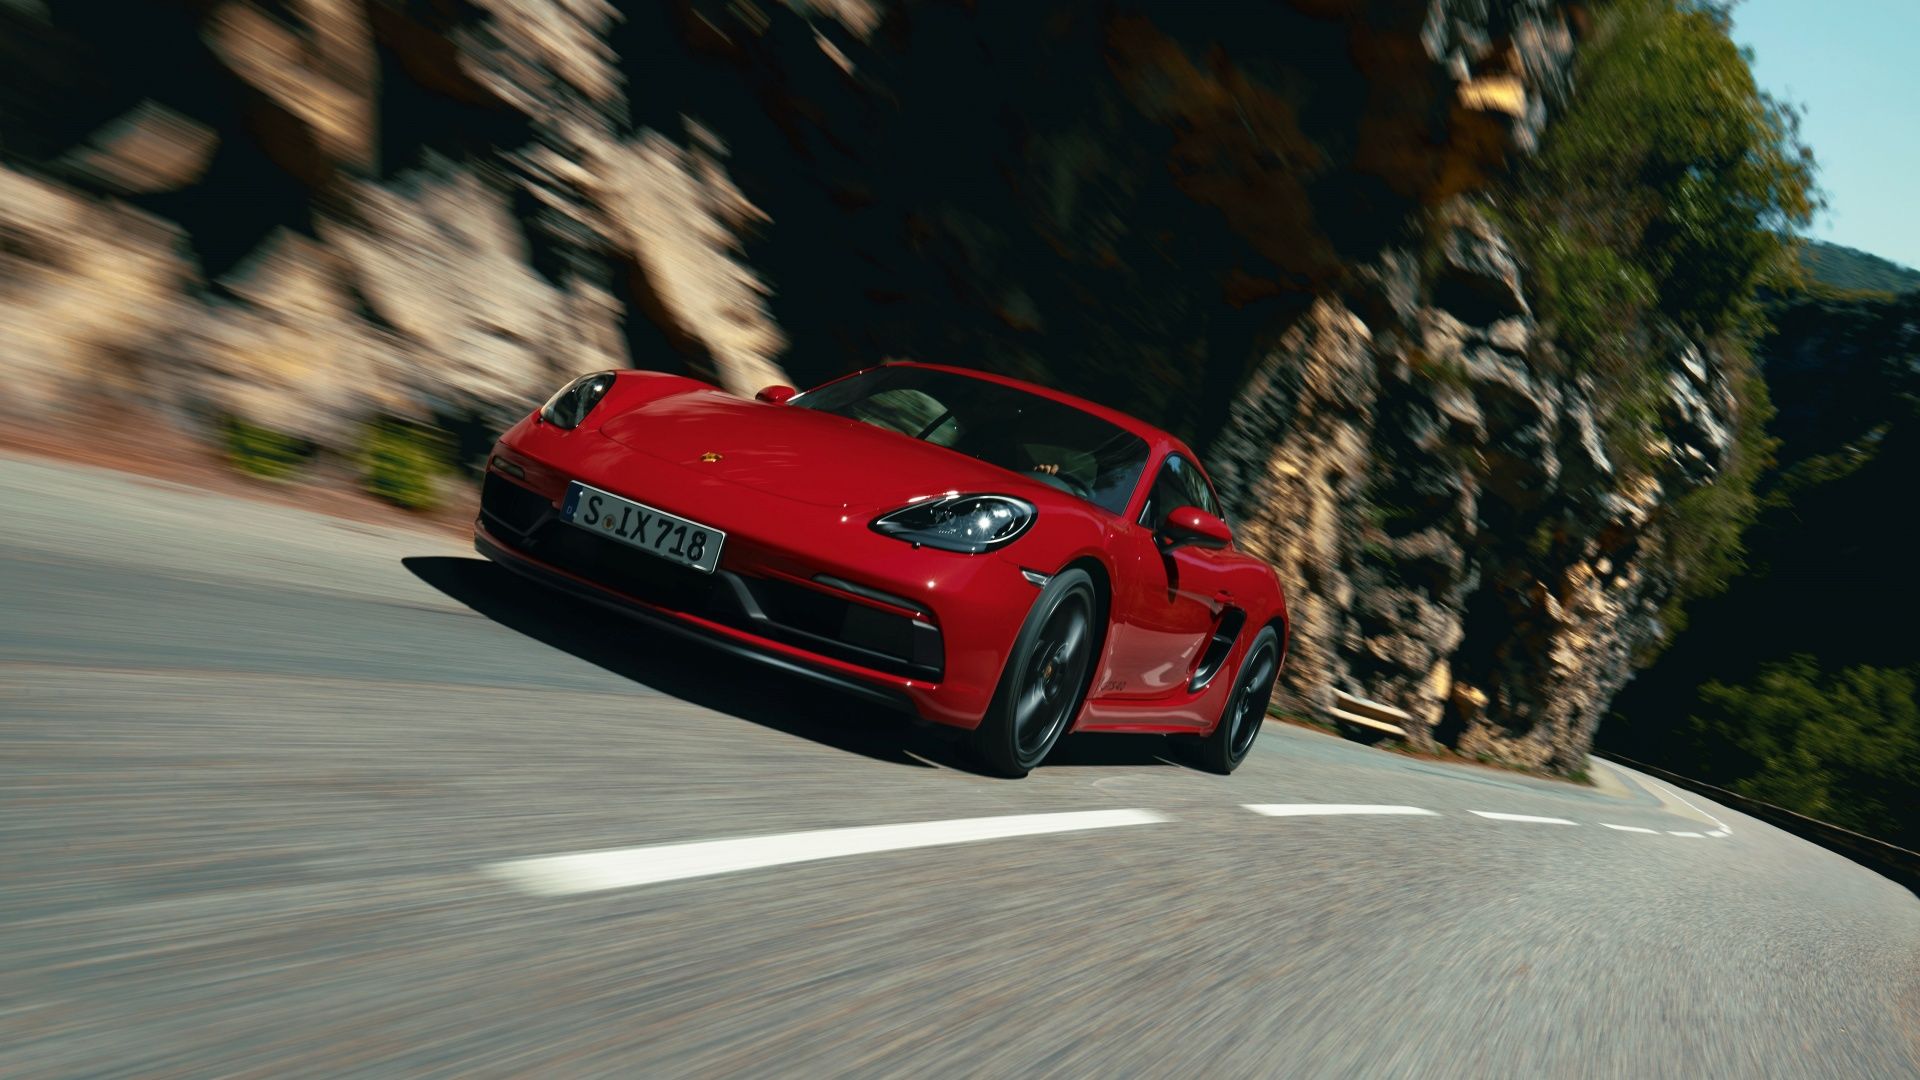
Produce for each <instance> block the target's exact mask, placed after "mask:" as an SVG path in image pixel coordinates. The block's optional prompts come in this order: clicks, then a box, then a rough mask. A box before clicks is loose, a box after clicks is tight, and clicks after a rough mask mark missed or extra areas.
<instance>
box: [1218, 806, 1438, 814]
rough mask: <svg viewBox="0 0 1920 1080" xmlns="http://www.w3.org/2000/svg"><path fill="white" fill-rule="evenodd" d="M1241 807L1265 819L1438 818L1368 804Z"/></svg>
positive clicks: (1417, 810) (1411, 809)
mask: <svg viewBox="0 0 1920 1080" xmlns="http://www.w3.org/2000/svg"><path fill="white" fill-rule="evenodd" d="M1240 805H1241V806H1242V807H1244V808H1246V809H1248V810H1251V811H1253V812H1254V813H1256V814H1265V815H1266V816H1267V817H1318V816H1320V815H1322V814H1410V815H1421V816H1426V817H1439V816H1440V815H1439V814H1438V813H1436V812H1434V811H1432V810H1425V809H1422V808H1420V807H1418V806H1375V805H1371V804H1368V803H1241V804H1240Z"/></svg>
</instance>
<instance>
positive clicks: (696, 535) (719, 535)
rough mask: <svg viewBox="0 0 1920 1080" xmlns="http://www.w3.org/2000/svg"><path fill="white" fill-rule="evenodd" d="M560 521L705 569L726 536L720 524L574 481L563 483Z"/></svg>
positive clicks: (707, 570)
mask: <svg viewBox="0 0 1920 1080" xmlns="http://www.w3.org/2000/svg"><path fill="white" fill-rule="evenodd" d="M560 520H562V521H566V522H570V523H572V524H574V525H577V526H579V527H580V528H582V529H585V530H587V531H588V532H594V533H599V534H600V535H601V536H609V537H612V538H613V539H615V540H619V541H621V542H622V543H625V544H631V545H632V546H634V547H637V548H639V549H640V550H641V551H644V552H646V553H647V554H649V555H658V556H659V557H660V558H663V559H665V560H667V561H668V562H676V563H679V564H680V565H681V566H691V567H693V568H694V569H695V570H699V571H701V572H702V573H708V574H711V573H713V568H714V567H715V566H718V565H719V564H720V545H721V543H723V542H724V541H725V540H726V538H727V534H726V533H723V532H721V531H720V530H719V529H715V528H712V527H710V526H706V525H702V524H700V523H699V522H697V521H688V520H687V519H686V518H683V517H680V516H678V515H676V514H669V513H667V512H666V511H665V510H656V509H654V508H653V507H651V506H648V505H646V504H645V503H637V502H634V501H633V500H632V499H623V498H621V497H620V496H618V495H614V494H612V493H610V492H606V491H601V490H600V489H599V488H596V487H588V486H587V485H586V484H582V483H579V482H577V481H576V482H574V483H572V484H568V485H567V501H566V502H564V503H562V504H561V505H560Z"/></svg>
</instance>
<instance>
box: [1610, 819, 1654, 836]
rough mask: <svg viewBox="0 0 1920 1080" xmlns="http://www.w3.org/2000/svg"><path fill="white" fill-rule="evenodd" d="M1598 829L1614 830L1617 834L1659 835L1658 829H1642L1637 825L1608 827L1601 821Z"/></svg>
mask: <svg viewBox="0 0 1920 1080" xmlns="http://www.w3.org/2000/svg"><path fill="white" fill-rule="evenodd" d="M1600 827H1601V828H1603V829H1614V830H1617V831H1619V832H1638V833H1651V834H1652V835H1654V836H1659V835H1660V830H1659V829H1643V828H1641V827H1640V826H1638V825H1609V824H1607V823H1606V822H1604V821H1603V822H1601V823H1600Z"/></svg>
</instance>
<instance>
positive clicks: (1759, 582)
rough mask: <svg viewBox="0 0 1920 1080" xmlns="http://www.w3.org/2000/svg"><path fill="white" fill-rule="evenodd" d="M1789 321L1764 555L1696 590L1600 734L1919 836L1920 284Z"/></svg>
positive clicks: (1851, 818) (1772, 373)
mask: <svg viewBox="0 0 1920 1080" xmlns="http://www.w3.org/2000/svg"><path fill="white" fill-rule="evenodd" d="M1773 320H1774V322H1775V324H1776V327H1777V329H1776V331H1775V334H1774V335H1773V336H1772V337H1771V338H1769V339H1768V340H1767V341H1766V342H1764V343H1763V344H1762V347H1761V348H1762V354H1763V355H1764V356H1765V358H1766V364H1765V370H1766V377H1767V382H1768V383H1769V385H1770V387H1771V390H1772V393H1773V396H1774V397H1775V398H1776V399H1777V400H1778V401H1779V402H1780V403H1781V407H1780V413H1779V415H1778V416H1777V417H1776V418H1775V420H1774V422H1773V424H1772V426H1771V429H1770V430H1771V434H1772V435H1773V436H1774V437H1776V438H1778V439H1779V440H1780V445H1779V450H1778V456H1779V458H1780V460H1781V462H1782V465H1781V467H1780V468H1779V470H1778V471H1777V472H1775V473H1773V474H1772V475H1771V476H1769V477H1768V478H1766V480H1765V481H1764V487H1763V498H1762V501H1761V512H1760V515H1759V519H1758V521H1757V522H1756V523H1755V525H1754V526H1753V527H1752V528H1751V529H1750V530H1748V532H1747V533H1746V535H1745V537H1744V542H1745V544H1746V546H1747V548H1748V549H1749V554H1748V561H1749V564H1750V565H1749V568H1748V569H1747V570H1746V571H1745V572H1744V573H1743V574H1742V575H1740V576H1739V577H1738V578H1737V579H1736V580H1735V581H1734V582H1733V583H1732V586H1731V587H1730V588H1729V589H1728V590H1727V592H1726V593H1725V594H1724V595H1722V596H1718V597H1715V598H1713V599H1712V600H1709V601H1705V602H1703V603H1701V604H1699V605H1697V607H1696V609H1695V610H1694V611H1693V612H1692V616H1693V626H1692V627H1691V628H1690V630H1689V631H1688V632H1687V633H1686V634H1684V635H1682V636H1681V637H1680V638H1679V640H1678V641H1676V642H1675V643H1674V645H1673V647H1672V648H1671V649H1670V650H1669V651H1668V652H1667V653H1666V654H1665V655H1664V656H1662V657H1661V658H1660V660H1659V662H1658V663H1657V664H1655V665H1654V666H1652V667H1651V668H1649V669H1647V670H1646V671H1644V672H1642V673H1641V674H1640V675H1639V676H1638V677H1637V678H1636V679H1635V680H1634V682H1633V684H1631V685H1630V686H1629V687H1628V688H1627V690H1626V692H1625V693H1623V694H1622V695H1621V696H1620V697H1619V699H1618V700H1616V702H1615V710H1616V713H1615V715H1614V716H1613V717H1611V718H1609V719H1608V721H1607V723H1606V725H1605V726H1604V727H1602V729H1601V731H1600V736H1601V738H1602V740H1603V741H1604V744H1605V745H1607V746H1608V747H1610V748H1613V749H1616V750H1619V751H1620V752H1622V753H1625V754H1628V755H1629V756H1633V757H1638V758H1643V759H1645V760H1648V761H1653V762H1656V763H1658V764H1662V765H1665V766H1667V767H1669V768H1672V769H1674V770H1676V771H1678V772H1681V773H1685V774H1687V775H1691V776H1697V777H1700V778H1701V779H1704V780H1709V781H1713V782H1716V783H1720V784H1723V785H1726V786H1731V787H1735V788H1737V789H1738V790H1740V791H1742V792H1744V793H1746V794H1750V795H1753V796H1755V797H1757V798H1762V799H1765V800H1767V801H1769V802H1775V803H1778V804H1780V805H1784V806H1787V807H1789V808H1791V809H1795V810H1798V811H1800V812H1802V813H1806V814H1809V815H1811V816H1814V817H1820V818H1823V819H1825V820H1829V821H1833V822H1835V823H1837V824H1842V825H1846V826H1848V827H1851V828H1855V829H1857V830H1859V831H1862V832H1868V833H1872V834H1874V835H1877V836H1880V837H1882V838H1883V839H1887V840H1891V841H1894V842H1899V843H1904V844H1906V845H1907V846H1909V847H1913V846H1916V845H1920V820H1916V810H1920V790H1916V769H1920V766H1916V763H1915V761H1914V756H1915V750H1914V741H1915V735H1914V734H1913V731H1912V724H1911V723H1910V718H1911V717H1912V713H1913V706H1912V704H1911V698H1912V693H1911V686H1912V683H1913V680H1914V678H1915V676H1916V675H1920V638H1916V637H1915V635H1914V634H1913V632H1912V626H1911V618H1912V615H1911V613H1912V612H1913V611H1914V610H1915V609H1916V608H1920V578H1917V577H1916V575H1914V574H1913V573H1912V572H1911V569H1910V567H1911V563H1912V540H1911V534H1910V532H1909V531H1908V530H1906V529H1905V528H1903V527H1901V524H1902V523H1900V522H1899V521H1898V513H1899V511H1900V509H1901V508H1902V502H1901V500H1902V499H1904V497H1905V492H1906V491H1907V490H1908V489H1909V488H1911V486H1912V478H1913V476H1914V475H1915V473H1916V472H1917V471H1920V331H1916V330H1914V329H1913V328H1914V327H1916V326H1920V293H1908V294H1906V295H1905V296H1903V297H1901V298H1899V299H1895V300H1870V301H1858V302H1854V303H1837V302H1835V301H1833V300H1832V299H1830V298H1824V297H1818V296H1806V295H1802V296H1799V297H1796V298H1794V299H1792V300H1791V301H1788V302H1784V303H1782V304H1781V305H1780V306H1779V307H1778V309H1777V310H1775V311H1774V312H1773ZM1695 702H1698V703H1699V704H1698V705H1697V706H1695V704H1694V703H1695Z"/></svg>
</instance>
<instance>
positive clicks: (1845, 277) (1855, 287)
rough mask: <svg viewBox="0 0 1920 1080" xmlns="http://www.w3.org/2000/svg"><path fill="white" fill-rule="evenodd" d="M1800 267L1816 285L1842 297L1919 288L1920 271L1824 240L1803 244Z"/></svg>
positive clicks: (1809, 241) (1883, 293)
mask: <svg viewBox="0 0 1920 1080" xmlns="http://www.w3.org/2000/svg"><path fill="white" fill-rule="evenodd" d="M1800 265H1801V266H1802V267H1804V268H1805V269H1806V272H1807V276H1808V277H1809V278H1811V279H1812V280H1813V282H1814V283H1815V284H1817V285H1824V286H1826V287H1827V288H1828V289H1830V290H1833V291H1834V292H1835V293H1837V294H1840V295H1847V294H1862V293H1867V294H1873V293H1878V294H1882V295H1886V294H1893V293H1903V292H1910V291H1912V290H1914V289H1920V270H1914V269H1911V268H1909V267H1905V266H1901V265H1900V264H1899V263H1896V262H1890V261H1888V260H1886V259H1883V258H1881V257H1879V256H1878V255H1869V254H1867V253H1866V252H1864V251H1858V250H1856V249H1854V248H1850V247H1845V246H1843V245H1841V244H1829V243H1827V242H1825V241H1823V240H1808V241H1805V242H1804V243H1803V244H1802V245H1801V248H1800Z"/></svg>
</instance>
